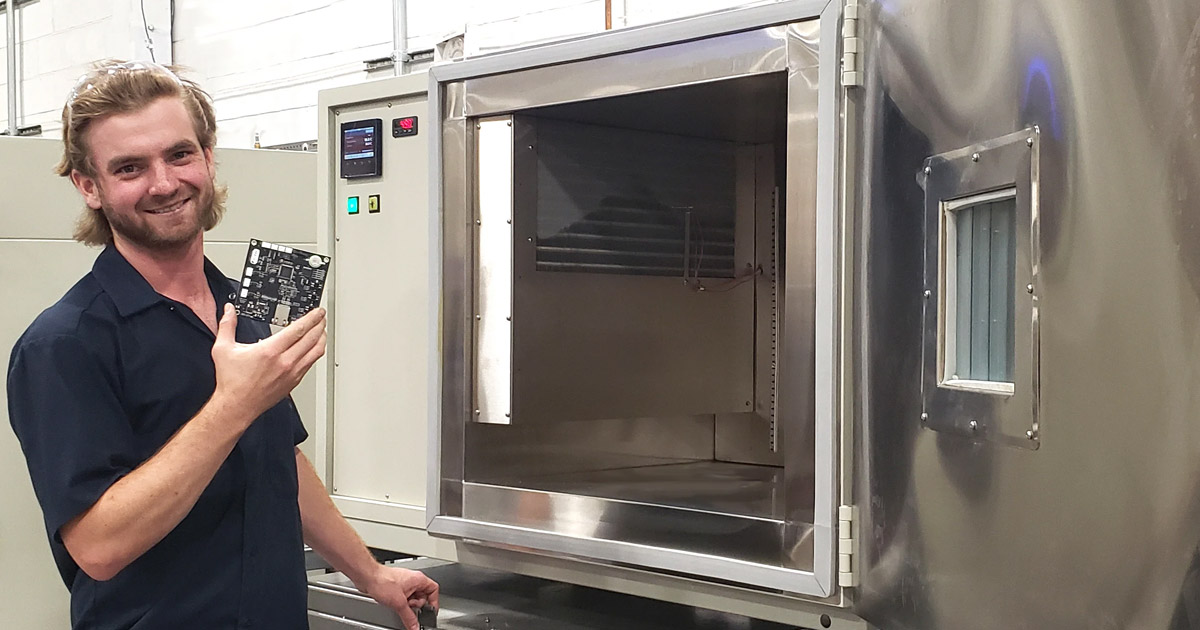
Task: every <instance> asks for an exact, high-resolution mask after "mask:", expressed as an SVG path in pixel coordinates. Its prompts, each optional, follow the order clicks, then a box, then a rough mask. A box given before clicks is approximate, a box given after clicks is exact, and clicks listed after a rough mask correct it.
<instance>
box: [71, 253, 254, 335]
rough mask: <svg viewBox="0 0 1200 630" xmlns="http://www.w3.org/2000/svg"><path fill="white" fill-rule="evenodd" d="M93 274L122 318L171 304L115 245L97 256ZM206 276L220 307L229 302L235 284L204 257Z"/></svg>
mask: <svg viewBox="0 0 1200 630" xmlns="http://www.w3.org/2000/svg"><path fill="white" fill-rule="evenodd" d="M92 275H93V276H95V277H96V280H97V281H98V282H99V283H100V286H101V287H103V289H104V291H105V293H107V294H108V295H109V297H111V298H112V301H113V304H115V305H116V307H117V312H118V313H120V314H121V317H129V316H130V315H133V314H135V313H139V312H141V311H143V310H145V309H147V308H150V307H151V306H154V305H155V304H158V303H159V302H163V301H167V298H166V297H164V296H163V295H162V294H160V293H159V292H157V291H155V290H154V288H153V287H151V286H150V283H149V282H147V281H146V279H145V278H143V277H142V274H141V273H138V270H137V269H134V268H133V265H131V264H129V261H127V260H125V257H124V256H122V255H121V252H119V251H117V248H116V247H114V246H112V245H109V246H107V247H105V248H104V251H102V252H100V255H99V256H97V257H96V262H95V264H93V265H92ZM204 275H205V276H207V277H208V284H209V286H210V287H212V288H213V291H214V297H215V298H216V299H217V306H218V307H220V306H221V305H222V304H224V303H225V302H227V301H229V297H230V296H229V293H228V291H230V290H232V287H233V285H232V283H231V282H230V280H229V279H228V278H226V277H225V275H224V274H222V273H221V271H220V270H219V269H217V267H216V265H214V264H212V261H210V260H209V259H208V257H207V256H206V257H205V258H204Z"/></svg>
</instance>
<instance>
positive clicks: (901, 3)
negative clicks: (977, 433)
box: [851, 0, 1200, 630]
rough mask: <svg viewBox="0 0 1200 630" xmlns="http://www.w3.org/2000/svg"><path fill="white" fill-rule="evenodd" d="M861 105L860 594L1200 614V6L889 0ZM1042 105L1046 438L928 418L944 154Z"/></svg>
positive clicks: (1059, 613) (1094, 624) (1027, 618)
mask: <svg viewBox="0 0 1200 630" xmlns="http://www.w3.org/2000/svg"><path fill="white" fill-rule="evenodd" d="M860 17H861V18H862V20H863V22H862V24H861V28H860V35H861V36H862V37H863V38H864V43H865V45H866V47H867V54H866V55H865V56H864V57H862V58H863V59H864V61H865V65H864V71H865V75H864V79H865V87H864V89H863V90H862V91H861V95H860V96H861V100H860V101H859V102H860V103H861V109H860V110H859V112H858V114H859V115H860V117H861V118H860V120H861V123H862V125H861V126H862V129H863V133H862V136H861V138H860V145H859V146H858V147H857V150H858V151H859V154H860V155H861V159H860V161H859V162H858V163H857V171H858V173H859V176H860V177H861V181H860V182H859V185H860V188H859V189H860V190H861V191H862V197H861V199H860V200H859V203H858V204H857V206H858V211H857V213H856V216H855V220H856V221H857V222H858V224H859V226H860V230H861V234H862V235H863V236H862V238H861V239H859V240H858V241H857V242H856V247H857V249H856V252H855V259H856V260H857V263H858V264H859V265H860V267H859V268H858V269H857V273H856V274H855V278H856V280H855V284H854V286H853V287H852V288H851V290H852V291H853V298H854V300H853V303H854V304H853V306H854V310H853V318H852V321H853V322H854V329H855V331H856V333H855V334H854V336H853V342H854V345H853V355H852V356H853V359H854V361H855V363H856V365H857V369H856V371H855V380H856V382H857V387H858V391H859V392H860V397H859V398H858V399H857V400H856V401H855V403H856V408H857V409H858V410H859V411H858V416H857V417H856V420H855V421H856V424H857V432H858V438H859V440H860V445H861V452H860V456H859V458H858V460H857V463H856V473H857V474H856V477H855V487H854V495H855V499H854V501H855V502H856V503H858V504H859V505H860V506H861V507H863V508H864V509H863V510H862V512H861V515H862V523H861V531H862V532H863V534H864V535H863V537H862V540H861V547H860V555H859V558H858V559H859V561H860V562H861V565H860V566H861V568H862V573H861V588H859V589H857V591H856V592H855V593H854V595H853V597H854V598H855V600H856V601H855V610H856V612H858V613H859V614H860V615H862V616H863V617H864V618H865V619H867V620H868V621H869V622H871V623H872V624H873V625H876V626H879V627H882V628H888V629H898V630H903V629H920V630H940V629H959V628H974V629H979V630H993V629H997V630H998V629H1001V628H1003V629H1011V628H1058V629H1064V630H1074V629H1080V630H1082V629H1089V630H1091V629H1096V628H1113V629H1115V628H1130V629H1132V628H1138V629H1141V628H1145V629H1151V628H1153V629H1160V628H1169V629H1171V630H1179V629H1183V628H1195V627H1198V626H1200V619H1198V618H1197V610H1196V608H1195V602H1196V601H1197V595H1198V594H1197V584H1196V580H1195V577H1194V576H1195V567H1196V561H1195V557H1196V554H1195V550H1196V548H1197V542H1198V541H1200V457H1198V456H1197V454H1198V453H1200V424H1197V422H1196V415H1197V411H1198V410H1200V388H1198V387H1197V379H1198V375H1200V351H1198V350H1200V265H1198V264H1197V263H1198V262H1200V238H1198V237H1200V227H1197V226H1200V205H1197V190H1198V188H1197V186H1198V182H1200V139H1198V136H1197V114H1198V113H1200V105H1198V104H1197V100H1196V91H1197V75H1196V72H1197V64H1198V62H1200V52H1198V48H1197V44H1198V40H1200V5H1198V4H1197V3H1195V2H1194V1H1192V0H1156V1H1154V2H1125V1H1114V0H1097V1H1094V2H1087V3H1079V2H1061V1H1059V0H987V1H959V2H951V1H947V0H876V1H871V2H866V3H864V7H863V9H862V11H860ZM1033 126H1036V127H1038V128H1039V129H1040V130H1041V137H1040V139H1039V142H1040V143H1041V144H1040V188H1041V192H1040V198H1041V217H1040V246H1039V249H1038V251H1036V252H1034V253H1035V254H1036V255H1039V256H1040V263H1039V265H1038V269H1037V272H1038V277H1039V280H1038V285H1037V291H1038V301H1039V321H1040V350H1039V359H1040V370H1041V376H1040V380H1041V402H1040V413H1041V418H1042V420H1043V426H1042V430H1041V446H1040V448H1039V450H1036V451H1032V450H1025V449H1019V448H1010V447H1008V446H1005V445H1002V444H994V443H988V442H985V441H982V440H978V439H971V438H969V437H964V436H960V435H949V434H945V433H942V432H934V431H923V430H922V429H921V428H920V423H919V421H918V419H917V418H918V416H919V414H920V411H921V399H920V383H919V381H920V379H921V374H922V369H921V365H920V347H921V346H920V344H921V338H920V330H921V308H922V306H921V303H922V297H921V293H922V288H923V287H922V252H921V251H920V247H914V244H915V243H918V242H920V241H921V238H922V229H923V228H922V224H921V219H922V214H923V213H922V212H921V208H922V205H923V195H922V191H921V188H920V186H919V184H918V181H917V175H918V173H919V171H920V170H921V167H922V164H923V162H924V160H925V159H926V158H928V157H930V156H933V155H937V154H940V153H944V152H947V151H952V150H954V149H957V148H961V147H966V146H970V145H973V144H976V143H980V142H984V141H986V140H988V139H991V138H998V137H1001V136H1004V135H1006V134H1010V133H1014V132H1017V131H1020V130H1022V129H1027V128H1030V127H1033Z"/></svg>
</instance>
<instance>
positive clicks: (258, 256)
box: [235, 239, 330, 326]
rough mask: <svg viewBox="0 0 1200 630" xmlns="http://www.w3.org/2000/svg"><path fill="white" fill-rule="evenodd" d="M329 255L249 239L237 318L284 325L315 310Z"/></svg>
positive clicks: (238, 294) (236, 302)
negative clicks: (242, 317)
mask: <svg viewBox="0 0 1200 630" xmlns="http://www.w3.org/2000/svg"><path fill="white" fill-rule="evenodd" d="M329 263H330V258H329V256H323V255H321V254H314V253H312V252H306V251H303V250H299V249H294V248H291V247H287V246H286V245H277V244H275V243H268V242H266V241H259V240H253V239H252V240H251V241H250V247H249V249H248V250H247V251H246V266H245V271H243V272H242V282H241V287H240V288H239V289H238V293H237V300H236V301H235V306H237V311H238V314H239V315H243V316H245V317H249V318H251V319H256V320H258V321H260V322H267V323H269V324H274V325H276V326H286V325H288V324H289V323H291V322H294V321H296V320H297V319H300V318H301V317H303V316H304V314H305V313H307V312H309V311H311V310H313V309H314V308H317V306H318V305H319V304H320V303H321V292H322V291H324V289H325V277H326V275H327V274H328V272H329Z"/></svg>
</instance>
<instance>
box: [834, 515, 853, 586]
mask: <svg viewBox="0 0 1200 630" xmlns="http://www.w3.org/2000/svg"><path fill="white" fill-rule="evenodd" d="M857 530H858V508H857V507H855V506H853V505H842V506H838V554H837V556H838V586H840V587H842V588H853V587H855V586H858V566H857V565H858V562H857V561H856V560H855V558H854V554H855V552H856V551H858V549H857V547H858V536H856V532H857Z"/></svg>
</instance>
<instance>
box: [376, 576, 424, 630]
mask: <svg viewBox="0 0 1200 630" xmlns="http://www.w3.org/2000/svg"><path fill="white" fill-rule="evenodd" d="M366 586H367V588H366V589H364V590H365V591H366V593H367V594H368V595H370V596H371V597H372V598H373V599H374V600H375V601H377V602H379V603H380V604H383V605H384V606H387V607H388V608H391V609H392V610H394V611H396V614H398V615H400V619H401V620H403V621H404V626H405V627H406V628H408V630H418V629H419V628H420V626H419V624H418V623H417V615H416V613H415V612H413V609H417V608H421V607H422V606H425V605H426V604H428V605H430V606H433V607H434V608H437V607H438V584H437V582H434V581H433V580H431V579H429V578H428V577H426V576H425V574H424V573H421V572H420V571H410V570H408V569H402V568H400V567H389V566H385V565H379V569H378V570H377V571H376V572H375V575H373V576H372V578H371V583H370V584H368V585H366Z"/></svg>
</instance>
